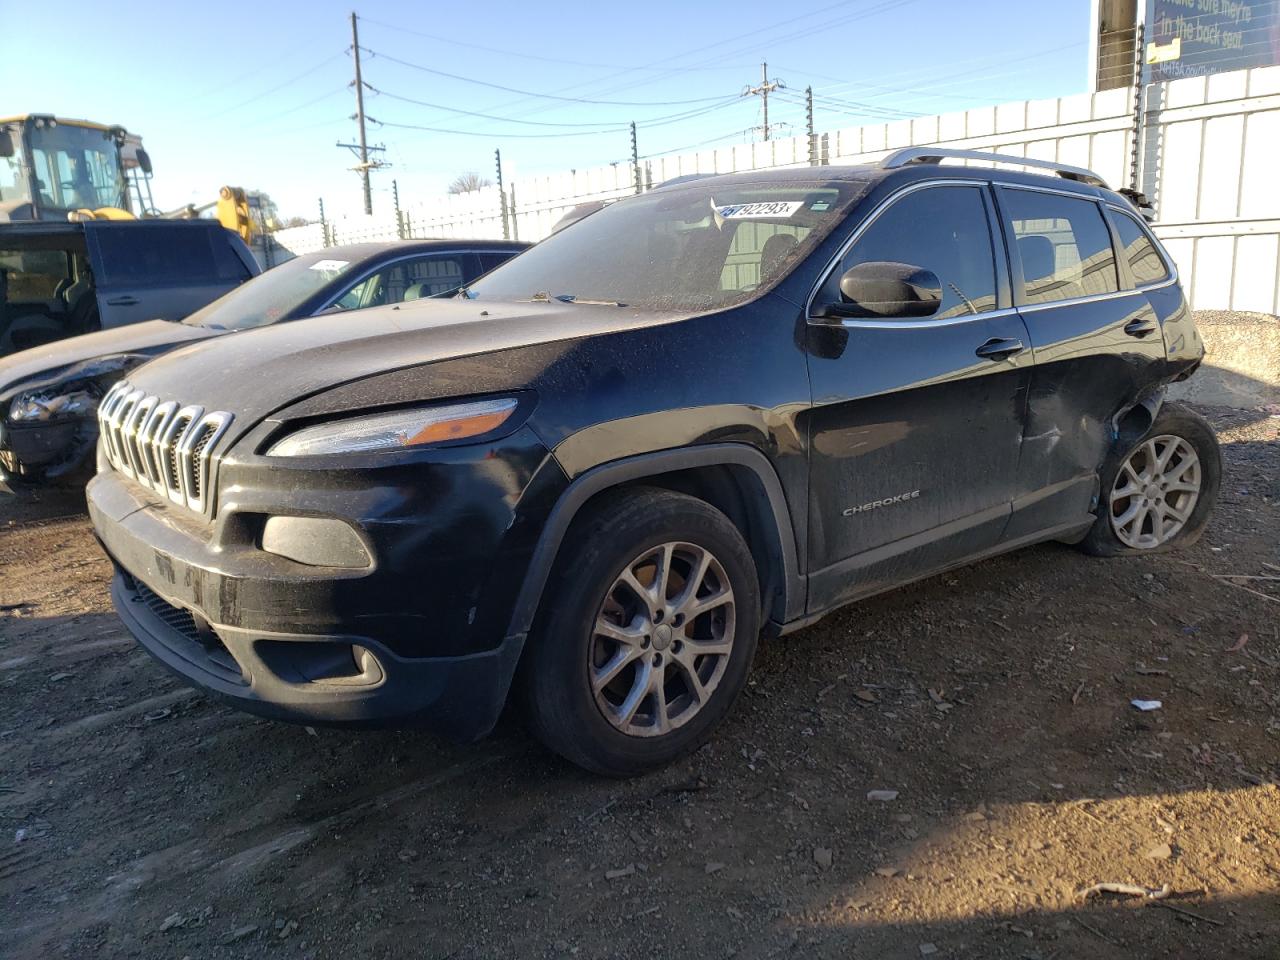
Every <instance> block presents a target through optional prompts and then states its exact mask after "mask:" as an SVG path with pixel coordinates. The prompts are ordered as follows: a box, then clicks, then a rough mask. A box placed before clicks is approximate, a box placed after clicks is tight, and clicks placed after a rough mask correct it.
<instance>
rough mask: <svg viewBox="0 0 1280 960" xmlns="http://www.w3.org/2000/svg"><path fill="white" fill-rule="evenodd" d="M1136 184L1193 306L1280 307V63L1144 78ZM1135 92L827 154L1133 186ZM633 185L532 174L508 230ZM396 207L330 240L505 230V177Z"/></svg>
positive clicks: (878, 138)
mask: <svg viewBox="0 0 1280 960" xmlns="http://www.w3.org/2000/svg"><path fill="white" fill-rule="evenodd" d="M1145 97H1146V101H1145V103H1146V110H1147V113H1146V122H1145V125H1144V128H1143V133H1142V141H1141V143H1140V144H1139V160H1140V171H1139V174H1140V184H1141V187H1142V189H1143V191H1144V192H1145V193H1146V194H1147V195H1148V196H1149V197H1150V198H1151V199H1152V200H1153V202H1154V203H1155V205H1156V217H1157V220H1156V232H1157V234H1159V236H1160V237H1161V238H1162V239H1163V240H1164V241H1165V243H1166V245H1167V246H1168V248H1169V251H1170V253H1171V254H1172V255H1173V257H1174V259H1175V260H1176V261H1177V263H1178V267H1179V270H1180V272H1181V274H1182V279H1183V283H1184V285H1185V287H1186V289H1187V292H1188V294H1189V296H1190V297H1191V300H1192V304H1193V306H1195V307H1196V308H1198V309H1235V310H1253V311H1260V312H1264V313H1273V314H1274V313H1278V312H1280V280H1278V277H1280V186H1277V183H1276V175H1275V172H1274V171H1275V168H1276V165H1277V159H1278V158H1280V67H1265V68H1259V69H1255V70H1242V71H1236V72H1233V73H1221V74H1216V75H1214V76H1211V77H1207V78H1206V77H1199V78H1190V79H1185V80H1175V81H1172V82H1168V83H1162V84H1155V85H1152V86H1150V87H1148V88H1147V91H1146V94H1145ZM1132 127H1133V92H1132V90H1131V89H1115V90H1107V91H1103V92H1100V93H1084V94H1077V95H1075V96H1070V97H1060V98H1057V99H1053V100H1030V101H1023V100H1019V101H1014V102H1011V103H1004V104H1000V105H998V106H992V107H980V108H977V109H974V110H967V111H963V112H956V113H946V114H940V115H937V116H929V117H917V118H914V119H910V120H897V121H893V122H890V123H881V124H871V125H867V126H861V127H849V128H844V129H838V130H833V131H828V132H826V133H822V134H820V135H819V141H820V144H821V156H822V157H823V159H824V160H826V161H827V162H830V163H866V162H874V161H875V160H878V159H879V158H881V157H883V156H884V155H885V154H886V153H887V152H888V151H891V150H894V149H897V148H899V147H906V146H928V145H945V146H948V147H956V148H968V149H981V150H993V151H996V152H999V153H1008V154H1012V155H1017V156H1028V157H1037V158H1041V159H1046V160H1054V161H1057V162H1060V163H1068V164H1073V165H1077V166H1084V167H1089V168H1091V169H1093V170H1096V171H1097V172H1098V173H1100V174H1101V175H1102V176H1103V177H1105V178H1106V179H1107V181H1108V182H1109V183H1111V184H1112V185H1113V186H1127V185H1128V184H1129V180H1130V164H1131V157H1132V149H1133V137H1132ZM808 162H809V146H808V142H807V140H806V138H804V137H792V138H786V139H781V140H771V141H769V142H766V143H746V144H737V145H734V146H728V147H721V148H718V149H714V150H703V151H698V152H694V153H685V154H675V155H671V156H665V157H656V158H653V159H651V160H646V161H645V162H644V164H643V169H642V171H641V185H642V186H643V187H645V188H647V187H649V186H653V185H655V184H659V183H662V182H663V181H665V180H669V179H671V178H673V177H678V176H683V175H686V174H690V173H730V172H734V171H739V170H753V169H760V168H763V167H776V166H803V165H806V164H807V163H808ZM635 191H636V183H635V176H634V173H633V171H632V168H631V166H630V165H628V164H613V165H610V166H605V167H595V168H591V169H583V170H573V171H567V172H564V173H560V174H553V175H550V176H541V177H525V178H520V179H517V180H515V181H514V182H513V183H512V184H510V185H509V194H508V202H509V204H510V205H511V208H512V209H514V210H515V215H514V217H513V218H511V219H510V221H509V229H510V230H511V232H512V233H513V235H514V236H516V237H518V238H519V239H522V240H539V239H541V238H543V237H545V236H546V235H547V234H548V233H549V232H550V230H551V227H552V225H553V224H554V223H555V222H556V221H557V220H558V219H559V218H560V217H561V216H563V215H564V213H566V212H567V211H568V210H569V209H571V208H572V207H573V206H575V205H576V204H578V203H582V202H584V201H586V200H597V199H610V198H617V197H624V196H627V195H630V194H632V193H634V192H635ZM403 212H404V221H405V222H404V223H403V224H399V225H398V224H397V223H396V221H395V218H394V216H392V215H387V214H383V215H378V216H374V217H350V218H342V219H337V220H333V221H330V223H329V224H328V234H329V243H330V244H333V243H348V242H354V241H356V240H362V239H374V238H387V239H389V238H394V237H396V236H397V235H399V234H400V233H404V235H407V236H415V237H423V236H440V237H501V236H502V228H503V222H502V214H501V198H500V196H499V194H498V191H497V189H496V188H492V187H491V188H488V189H486V190H482V191H477V192H475V193H470V194H464V195H462V196H446V197H432V198H426V199H423V200H421V201H419V202H416V203H411V204H408V205H407V206H406V207H405V208H404V211H403ZM323 237H324V234H323V232H322V231H321V230H320V229H319V227H318V225H312V226H308V227H298V228H295V229H293V230H282V231H279V232H278V233H277V234H276V235H275V238H276V240H277V241H278V242H279V243H280V244H281V245H282V246H283V247H285V248H286V249H288V250H292V251H293V252H295V253H302V252H306V251H309V250H314V249H319V248H320V247H321V246H323V245H324V239H323Z"/></svg>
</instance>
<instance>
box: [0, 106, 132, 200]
mask: <svg viewBox="0 0 1280 960" xmlns="http://www.w3.org/2000/svg"><path fill="white" fill-rule="evenodd" d="M126 138H127V134H126V132H125V130H124V128H123V127H108V126H103V125H102V124H96V123H89V122H87V121H83V120H60V119H58V118H56V117H52V116H48V115H44V114H27V115H24V116H19V117H6V118H0V220H62V221H65V220H66V219H67V215H68V214H70V213H72V212H74V211H76V210H110V211H118V213H117V214H116V215H118V216H126V217H127V216H131V215H132V213H131V210H130V202H129V190H128V183H127V181H126V179H125V166H126V163H125V157H124V156H123V155H122V147H123V146H124V144H125V142H126Z"/></svg>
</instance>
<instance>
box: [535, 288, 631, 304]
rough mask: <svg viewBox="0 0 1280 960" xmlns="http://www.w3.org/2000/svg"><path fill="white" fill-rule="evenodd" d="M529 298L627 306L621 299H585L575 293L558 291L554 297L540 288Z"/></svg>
mask: <svg viewBox="0 0 1280 960" xmlns="http://www.w3.org/2000/svg"><path fill="white" fill-rule="evenodd" d="M529 299H530V300H533V301H537V302H543V303H549V302H551V301H552V300H559V301H560V302H561V303H583V304H596V305H600V306H607V307H625V306H626V304H625V303H623V302H622V301H621V300H585V299H583V298H582V297H579V296H578V295H576V294H573V293H557V294H556V295H555V296H554V297H553V296H552V295H551V294H550V293H548V292H547V291H546V290H539V291H538V292H537V293H535V294H534V295H533V296H532V297H530V298H529Z"/></svg>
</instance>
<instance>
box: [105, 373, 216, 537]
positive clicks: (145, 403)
mask: <svg viewBox="0 0 1280 960" xmlns="http://www.w3.org/2000/svg"><path fill="white" fill-rule="evenodd" d="M231 420H232V417H231V414H229V413H224V412H222V411H215V412H212V413H205V411H204V408H203V407H197V406H185V407H184V406H182V405H180V404H179V403H178V402H177V401H176V400H166V401H164V402H161V401H160V399H159V398H158V397H153V396H148V395H147V394H146V393H144V392H143V391H142V390H138V389H136V388H134V387H133V386H132V385H130V384H129V383H128V382H127V381H124V380H121V381H120V382H119V383H117V384H116V385H115V386H113V387H112V388H111V389H110V391H108V392H107V395H106V396H105V397H103V398H102V403H101V405H100V406H99V407H98V428H99V432H100V433H101V436H102V448H103V451H104V452H105V453H106V456H107V460H108V462H110V464H111V466H112V468H113V469H114V470H116V471H117V472H118V473H122V474H124V475H125V476H127V477H131V478H133V479H134V480H136V481H137V482H138V483H140V484H141V485H142V486H144V487H149V488H150V489H152V490H155V491H156V492H157V493H162V494H164V495H165V496H167V497H168V498H169V499H170V500H172V501H173V502H174V503H176V504H179V505H180V506H184V507H187V508H188V509H191V510H194V511H195V512H196V513H202V514H205V515H211V514H212V512H213V498H212V497H211V496H209V495H208V494H209V490H210V483H209V481H210V474H211V472H212V470H213V465H214V462H215V461H214V458H213V457H214V452H215V448H216V446H217V443H218V440H219V439H221V438H222V435H223V434H224V433H226V432H227V428H228V427H230V426H231Z"/></svg>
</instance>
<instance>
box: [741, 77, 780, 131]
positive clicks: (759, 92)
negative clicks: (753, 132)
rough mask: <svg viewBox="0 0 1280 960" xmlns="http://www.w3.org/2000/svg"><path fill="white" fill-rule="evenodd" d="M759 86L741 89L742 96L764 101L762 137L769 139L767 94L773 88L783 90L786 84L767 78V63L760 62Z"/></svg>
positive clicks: (773, 89)
mask: <svg viewBox="0 0 1280 960" xmlns="http://www.w3.org/2000/svg"><path fill="white" fill-rule="evenodd" d="M760 77H761V81H760V86H758V87H752V86H748V87H747V88H746V89H745V90H743V91H742V95H743V96H744V97H759V98H760V99H761V100H762V101H763V102H764V139H766V140H768V139H769V94H771V93H773V91H775V90H785V89H786V86H787V85H786V84H785V83H783V82H782V81H781V80H779V79H777V78H776V77H775V78H774V79H773V80H770V79H769V64H767V63H762V64H760Z"/></svg>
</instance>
